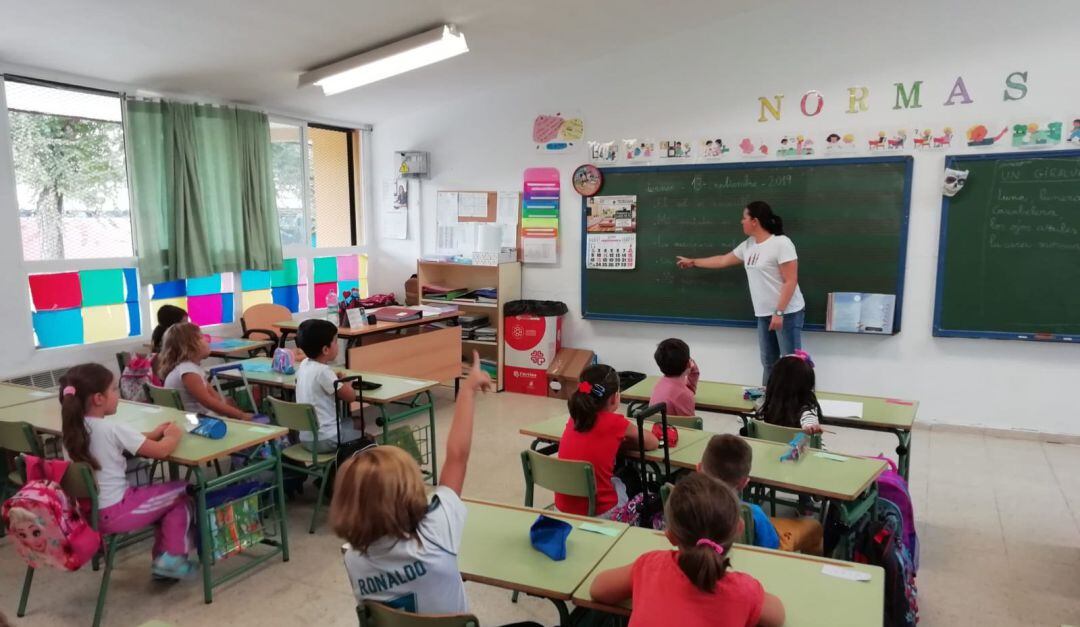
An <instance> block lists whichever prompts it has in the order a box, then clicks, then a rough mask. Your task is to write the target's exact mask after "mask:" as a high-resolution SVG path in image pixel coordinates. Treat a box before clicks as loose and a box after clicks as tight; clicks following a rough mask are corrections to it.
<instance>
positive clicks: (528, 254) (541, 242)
mask: <svg viewBox="0 0 1080 627" xmlns="http://www.w3.org/2000/svg"><path fill="white" fill-rule="evenodd" d="M521 247H522V248H523V249H524V256H523V258H522V260H523V261H524V262H526V263H558V261H559V238H557V237H523V238H521Z"/></svg>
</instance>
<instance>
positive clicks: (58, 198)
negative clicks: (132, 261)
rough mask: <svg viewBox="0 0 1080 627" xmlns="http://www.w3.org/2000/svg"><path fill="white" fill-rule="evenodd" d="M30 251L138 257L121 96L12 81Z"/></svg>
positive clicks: (14, 136) (10, 101)
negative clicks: (133, 241)
mask: <svg viewBox="0 0 1080 627" xmlns="http://www.w3.org/2000/svg"><path fill="white" fill-rule="evenodd" d="M4 90H5V95H6V99H7V107H8V117H9V120H10V123H11V140H12V153H13V155H14V158H15V182H16V189H17V195H18V202H19V222H20V226H21V231H22V244H23V256H24V258H25V259H26V260H27V261H46V260H56V259H91V258H112V257H119V258H125V257H131V256H132V254H133V249H132V244H131V240H132V237H131V218H130V212H129V206H128V192H127V175H126V172H125V165H124V131H123V125H122V124H121V118H120V99H119V97H118V96H116V95H115V94H107V93H102V92H90V91H83V90H77V89H67V88H59V87H52V86H46V85H42V84H36V83H30V82H22V81H19V80H12V79H7V80H5V81H4Z"/></svg>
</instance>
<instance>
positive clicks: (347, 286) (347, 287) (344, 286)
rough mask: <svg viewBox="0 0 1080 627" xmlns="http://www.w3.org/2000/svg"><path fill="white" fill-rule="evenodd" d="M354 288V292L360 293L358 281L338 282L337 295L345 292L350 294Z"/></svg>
mask: <svg viewBox="0 0 1080 627" xmlns="http://www.w3.org/2000/svg"><path fill="white" fill-rule="evenodd" d="M354 287H355V288H356V291H357V292H359V291H360V281H338V284H337V289H338V293H339V294H340V293H341V292H345V291H349V292H351V291H352V289H353V288H354Z"/></svg>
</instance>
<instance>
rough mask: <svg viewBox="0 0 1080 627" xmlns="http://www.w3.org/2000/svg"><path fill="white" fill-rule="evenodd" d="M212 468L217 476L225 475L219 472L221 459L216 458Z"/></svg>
mask: <svg viewBox="0 0 1080 627" xmlns="http://www.w3.org/2000/svg"><path fill="white" fill-rule="evenodd" d="M214 470H216V471H217V476H219V477H222V476H224V475H225V473H223V472H221V460H218V459H215V460H214Z"/></svg>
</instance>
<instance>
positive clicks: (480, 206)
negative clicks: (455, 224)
mask: <svg viewBox="0 0 1080 627" xmlns="http://www.w3.org/2000/svg"><path fill="white" fill-rule="evenodd" d="M487 214H488V195H487V193H485V192H462V193H460V194H458V211H457V215H458V217H459V218H486V217H487Z"/></svg>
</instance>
